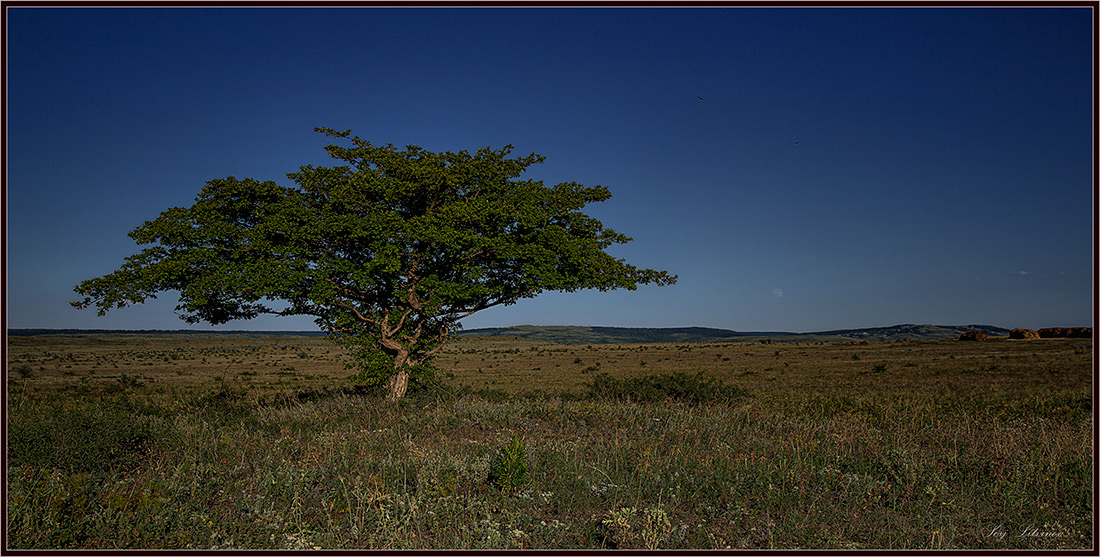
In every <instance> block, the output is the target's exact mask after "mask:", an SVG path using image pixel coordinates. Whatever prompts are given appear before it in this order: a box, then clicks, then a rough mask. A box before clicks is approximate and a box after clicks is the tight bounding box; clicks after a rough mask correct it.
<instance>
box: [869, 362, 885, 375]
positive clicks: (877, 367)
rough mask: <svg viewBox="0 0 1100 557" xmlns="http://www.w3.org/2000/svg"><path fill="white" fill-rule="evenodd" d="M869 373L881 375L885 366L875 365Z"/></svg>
mask: <svg viewBox="0 0 1100 557" xmlns="http://www.w3.org/2000/svg"><path fill="white" fill-rule="evenodd" d="M871 371H873V372H875V373H882V372H884V371H886V364H875V367H873V368H871Z"/></svg>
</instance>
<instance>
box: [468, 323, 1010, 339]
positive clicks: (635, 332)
mask: <svg viewBox="0 0 1100 557" xmlns="http://www.w3.org/2000/svg"><path fill="white" fill-rule="evenodd" d="M975 329H979V330H984V331H986V332H988V333H989V334H990V335H992V336H1003V335H1007V334H1008V332H1009V330H1008V329H1005V328H1002V327H994V326H992V325H912V324H905V325H894V326H892V327H874V328H867V329H837V330H833V331H821V332H816V333H787V332H778V331H753V332H740V331H731V330H728V329H713V328H708V327H675V328H634V327H575V326H546V327H540V326H534V325H519V326H516V327H500V328H486V329H470V330H466V331H460V332H459V333H458V334H459V336H482V337H485V336H489V337H492V336H516V337H524V338H529V339H533V340H544V341H549V342H558V343H563V344H636V343H647V342H752V341H759V340H765V339H768V340H771V341H773V342H844V341H853V340H856V341H858V340H865V341H869V342H870V341H894V340H939V339H947V338H958V336H959V335H961V334H963V333H965V332H966V331H972V330H975Z"/></svg>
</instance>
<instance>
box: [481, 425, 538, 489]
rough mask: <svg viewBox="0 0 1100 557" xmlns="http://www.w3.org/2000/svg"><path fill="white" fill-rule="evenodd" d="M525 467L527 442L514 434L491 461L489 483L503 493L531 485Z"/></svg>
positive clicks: (517, 434)
mask: <svg viewBox="0 0 1100 557" xmlns="http://www.w3.org/2000/svg"><path fill="white" fill-rule="evenodd" d="M527 466H528V464H527V442H526V441H524V440H523V438H521V437H520V436H519V433H515V434H514V435H513V436H512V441H511V442H510V443H508V445H507V446H505V447H503V448H502V449H501V450H500V454H499V455H498V456H497V458H496V460H495V461H493V465H492V467H491V468H490V469H489V483H490V484H491V485H492V486H494V487H496V488H497V489H499V490H501V491H503V492H506V493H512V492H515V491H517V490H519V489H520V488H522V487H525V486H526V485H527V484H529V483H531V478H530V476H529V475H528V471H527Z"/></svg>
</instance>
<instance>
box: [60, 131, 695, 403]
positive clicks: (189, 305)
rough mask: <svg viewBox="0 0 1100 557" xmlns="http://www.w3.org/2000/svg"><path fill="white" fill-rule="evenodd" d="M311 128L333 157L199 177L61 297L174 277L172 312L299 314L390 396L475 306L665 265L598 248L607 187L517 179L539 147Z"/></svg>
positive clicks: (613, 236)
mask: <svg viewBox="0 0 1100 557" xmlns="http://www.w3.org/2000/svg"><path fill="white" fill-rule="evenodd" d="M316 131H319V132H322V133H324V134H326V135H327V136H329V137H334V138H339V139H341V140H346V141H350V144H351V145H350V146H339V145H328V146H327V147H326V148H325V150H326V151H328V153H329V154H330V155H331V156H332V157H333V158H334V159H336V160H338V161H341V164H340V165H339V166H333V167H331V168H329V167H323V166H321V167H314V166H311V165H309V166H302V167H300V168H299V171H298V172H295V173H291V174H287V177H288V178H290V179H291V180H292V181H293V182H294V183H295V184H296V186H295V187H284V186H280V185H277V184H275V182H272V181H265V182H258V181H256V180H252V179H244V180H238V179H236V178H234V177H232V176H230V177H227V178H224V179H219V180H211V181H210V182H207V184H206V186H205V187H204V188H203V189H202V191H201V192H200V193H199V195H198V197H197V198H196V200H195V204H194V205H192V206H190V207H186V208H182V207H173V208H170V209H168V210H166V211H164V212H162V213H161V214H160V216H159V217H157V218H156V219H155V220H152V221H147V222H145V224H142V225H141V226H139V227H137V228H136V229H134V230H133V231H132V232H130V233H129V236H130V237H131V238H133V239H134V240H135V241H136V242H137V243H138V244H153V245H152V246H151V247H147V248H145V249H143V250H142V251H141V252H140V253H138V254H136V255H133V256H130V257H128V258H126V260H125V263H124V264H123V265H122V266H121V268H119V269H118V270H117V271H115V272H113V273H111V274H109V275H106V276H103V277H99V278H94V279H90V280H86V281H84V282H81V283H80V284H79V285H77V286H76V288H75V289H74V290H75V291H76V292H77V293H79V294H81V295H82V296H84V298H83V299H82V300H81V301H78V302H73V306H75V307H77V308H87V307H90V306H92V305H95V306H96V307H98V309H99V314H100V315H103V314H104V313H106V312H107V311H108V310H110V309H113V308H116V307H117V308H121V307H125V306H127V305H129V304H136V303H141V302H144V301H145V300H146V299H147V298H155V297H156V293H157V292H161V291H178V292H179V293H180V297H179V300H180V301H179V305H178V306H176V313H177V314H178V315H179V316H180V317H181V318H182V319H183V320H184V321H187V322H188V323H197V322H200V321H205V322H209V323H211V324H219V323H225V322H228V321H231V320H234V319H250V318H253V317H256V316H258V315H261V314H274V315H312V316H315V317H316V322H317V324H318V326H319V327H321V329H322V330H324V331H326V332H328V333H329V335H330V338H332V339H333V340H335V341H336V342H338V343H341V344H343V345H344V346H347V347H348V348H349V351H350V352H351V354H352V356H353V357H354V359H355V364H356V366H357V367H358V368H359V375H358V378H359V380H360V381H361V382H366V383H376V384H381V383H382V382H386V384H387V387H388V392H389V394H388V397H389V399H390V400H397V399H399V398H401V397H403V396H404V395H405V390H406V388H407V387H408V382H409V377H410V374H414V376H415V374H416V373H419V372H422V371H425V370H426V369H427V368H426V365H427V362H428V360H429V359H430V358H431V357H432V356H433V355H434V354H436V353H437V352H438V351H439V349H440V348H442V346H443V344H444V342H445V341H446V340H447V337H448V335H449V334H450V333H451V331H452V330H453V329H454V328H455V326H456V324H457V323H458V321H459V320H460V319H462V318H464V317H467V316H469V315H471V314H473V313H475V312H478V311H481V310H483V309H486V308H491V307H493V306H501V305H508V304H513V303H515V302H516V301H517V300H519V299H521V298H530V297H534V296H536V295H538V294H539V293H541V292H545V291H567V292H572V291H576V290H580V289H585V288H596V289H599V290H601V291H606V290H611V289H615V288H628V289H631V290H633V289H636V288H637V286H638V285H639V284H650V283H653V284H657V285H668V284H672V283H674V282H675V281H676V276H675V275H669V274H668V273H667V272H665V271H655V270H652V269H638V268H636V267H634V266H632V265H629V264H627V263H626V262H625V261H624V260H622V259H616V258H614V257H612V256H611V255H609V254H607V252H605V251H604V250H605V249H606V248H607V247H609V246H611V245H612V244H623V243H626V242H629V241H630V240H631V239H630V238H628V237H626V236H624V235H622V234H619V233H617V232H615V231H614V230H611V229H609V228H605V227H604V226H603V224H602V223H601V222H600V221H598V220H596V219H594V218H592V217H590V216H588V215H586V214H584V213H582V212H581V209H582V208H583V207H584V206H585V205H587V204H588V203H593V202H597V201H604V200H606V199H608V198H609V197H611V194H610V192H608V190H607V188H604V187H602V186H594V187H585V186H583V185H581V184H578V183H576V182H564V183H560V184H558V185H556V186H553V187H547V186H545V185H543V183H542V182H541V181H539V180H520V179H518V178H519V176H520V175H521V174H522V173H523V172H524V170H526V169H527V167H529V166H531V165H532V164H536V163H541V162H542V161H543V160H544V157H542V156H540V155H536V154H531V155H528V156H526V157H518V158H508V154H509V153H510V152H511V150H512V146H511V145H508V146H505V147H504V148H502V149H490V148H484V149H479V150H478V151H477V152H476V153H474V154H472V155H471V154H470V153H469V152H467V151H460V152H458V153H452V152H445V153H433V152H431V151H427V150H424V149H422V148H420V147H418V146H415V145H409V146H407V147H406V148H405V149H404V150H398V149H396V148H394V146H393V145H391V144H387V145H384V146H378V145H373V144H372V143H370V142H368V141H364V140H362V139H360V138H358V137H353V136H351V131H350V130H348V131H343V132H339V131H335V130H332V129H328V128H317V130H316Z"/></svg>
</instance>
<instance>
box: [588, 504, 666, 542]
mask: <svg viewBox="0 0 1100 557" xmlns="http://www.w3.org/2000/svg"><path fill="white" fill-rule="evenodd" d="M601 524H603V526H604V528H605V533H604V541H605V542H606V543H607V544H608V545H609V546H610V547H612V548H614V549H657V548H659V547H660V546H661V544H663V543H665V542H667V541H668V539H669V537H670V536H671V535H672V523H671V521H669V519H668V513H666V512H665V511H664V509H661V508H660V507H649V508H647V509H645V510H642V511H639V510H638V509H637V508H635V507H621V508H619V509H618V510H611V511H607V514H605V515H604V519H603V520H602V521H601Z"/></svg>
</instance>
